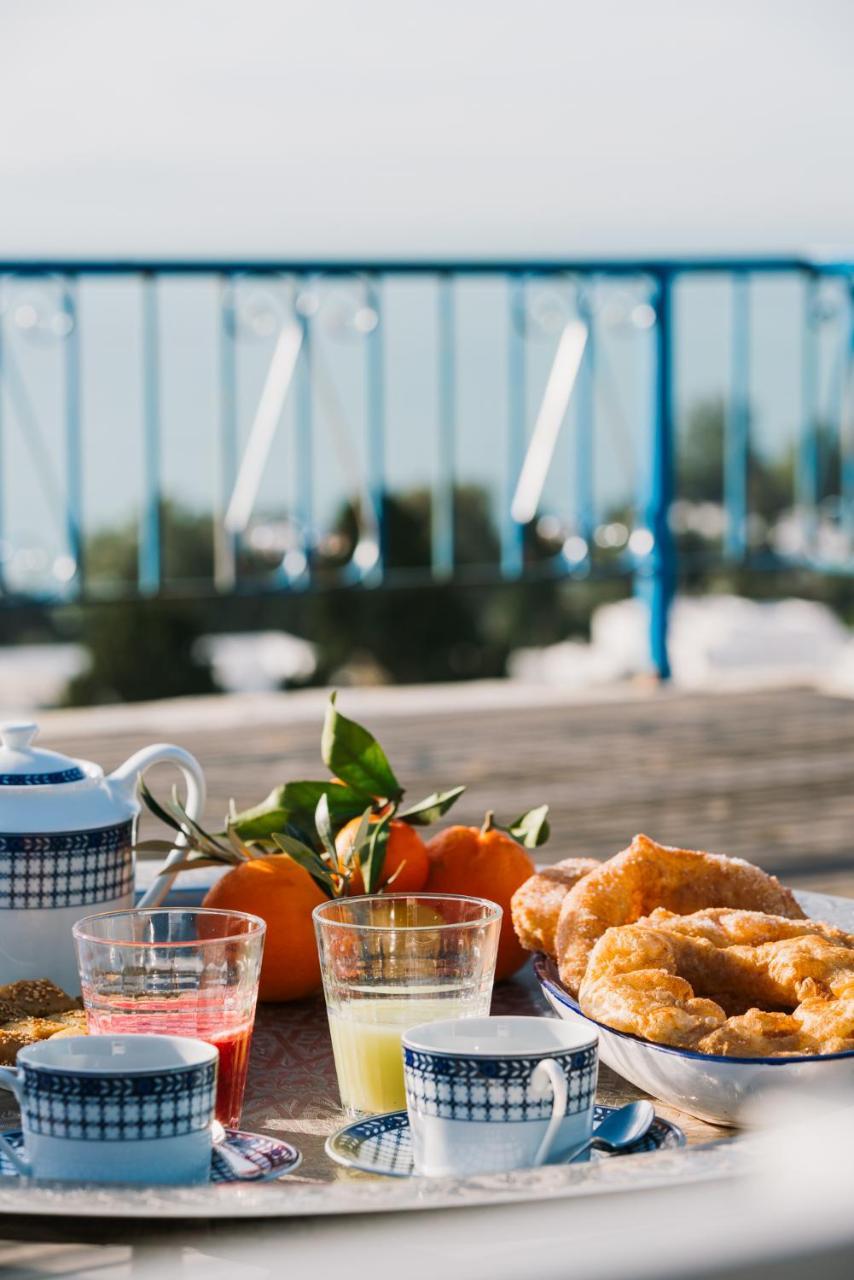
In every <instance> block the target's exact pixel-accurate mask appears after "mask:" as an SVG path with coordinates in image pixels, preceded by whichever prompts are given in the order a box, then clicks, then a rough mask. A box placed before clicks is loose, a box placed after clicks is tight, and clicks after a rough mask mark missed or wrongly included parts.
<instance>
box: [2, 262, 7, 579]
mask: <svg viewBox="0 0 854 1280" xmlns="http://www.w3.org/2000/svg"><path fill="white" fill-rule="evenodd" d="M5 283H6V282H5V280H3V279H0V599H2V597H3V594H4V592H5V590H6V574H5V571H4V566H5V563H6V554H7V552H8V550H9V548H8V547H7V545H6V538H5V533H6V474H7V473H6V448H5V444H6V432H5V419H4V415H3V392H4V390H5V388H6V369H5V363H6V361H5V356H6V350H5V347H6V331H5V326H4V323H3V321H4V318H5V308H4V306H3V303H4V297H3V295H4V293H5Z"/></svg>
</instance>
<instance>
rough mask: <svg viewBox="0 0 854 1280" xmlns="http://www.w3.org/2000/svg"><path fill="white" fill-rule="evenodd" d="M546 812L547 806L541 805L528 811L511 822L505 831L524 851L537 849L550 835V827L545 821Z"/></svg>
mask: <svg viewBox="0 0 854 1280" xmlns="http://www.w3.org/2000/svg"><path fill="white" fill-rule="evenodd" d="M548 812H549V806H548V805H547V804H541V805H540V807H539V808H538V809H529V810H528V812H527V813H523V814H522V815H521V817H518V818H517V819H516V821H515V822H512V823H511V824H510V826H509V827H508V828H507V830H508V831H509V832H510V834H511V836H513V837H514V839H516V840H518V841H519V843H520V844H523V845H524V846H525V848H526V849H538V848H539V847H540V845H542V844H545V843H546V841H547V840H548V838H549V836H550V835H551V827H550V826H549V824H548V820H547V815H548Z"/></svg>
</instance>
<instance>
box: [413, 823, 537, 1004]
mask: <svg viewBox="0 0 854 1280" xmlns="http://www.w3.org/2000/svg"><path fill="white" fill-rule="evenodd" d="M427 856H428V857H429V859H430V874H429V876H428V878H427V885H426V890H427V892H428V893H462V894H465V895H466V896H467V897H473V898H488V899H489V900H490V901H491V902H497V903H498V905H499V906H500V907H501V908H502V910H503V912H504V914H503V916H502V917H501V933H500V935H499V939H498V961H497V964H496V966H495V978H496V981H500V980H501V979H502V978H509V977H510V975H511V974H513V973H515V972H516V970H517V969H521V967H522V965H523V964H524V963H525V961H526V959H527V952H526V951H524V950H523V949H522V947H521V945H520V944H519V940H518V938H517V937H516V932H515V930H514V928H513V920H512V918H511V915H510V899H511V898H512V897H513V894H514V893H515V892H516V890H517V889H518V888H519V886H520V884H523V883H524V881H525V880H527V879H528V877H529V876H531V875H533V874H534V870H535V867H534V863H533V860H532V859H531V858H530V856H529V855H528V854H527V853H526V851H525V850H524V849H523V848H522V846H521V845H520V844H518V843H517V842H516V841H515V840H514V839H513V837H512V836H510V835H507V833H506V832H504V831H499V830H498V829H497V828H496V827H494V826H493V825H492V817H491V815H487V819H486V822H485V823H484V824H483V826H482V827H446V828H445V830H444V831H439V832H437V834H436V835H435V836H433V838H432V840H428V841H427Z"/></svg>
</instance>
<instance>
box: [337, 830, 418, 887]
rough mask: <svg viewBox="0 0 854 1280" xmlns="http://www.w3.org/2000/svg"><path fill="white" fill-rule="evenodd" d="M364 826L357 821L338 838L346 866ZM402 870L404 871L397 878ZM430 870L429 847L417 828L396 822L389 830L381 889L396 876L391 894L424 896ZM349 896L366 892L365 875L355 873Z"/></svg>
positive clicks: (341, 855)
mask: <svg viewBox="0 0 854 1280" xmlns="http://www.w3.org/2000/svg"><path fill="white" fill-rule="evenodd" d="M381 816H382V815H381V814H376V815H375V816H374V817H372V818H371V819H370V821H371V822H379V820H380V818H381ZM360 822H361V818H353V819H352V820H351V821H350V822H348V823H347V824H346V826H343V827H342V828H341V830H340V831H339V832H338V835H337V836H336V837H335V849H336V851H337V853H338V857H339V858H340V859H341V861H342V862H346V861H347V858H348V857H349V855H350V851H351V850H352V848H353V841H354V840H355V837H356V832H357V831H358V829H359V823H360ZM398 868H400V870H399V872H398V874H397V875H395V872H396V871H398ZM429 870H430V865H429V862H428V861H427V846H426V845H425V843H424V841H423V840H422V839H421V837H420V835H419V834H418V832H417V831H416V830H415V828H414V827H410V825H409V823H408V822H400V821H399V820H397V819H394V820H392V822H391V824H390V826H389V834H388V843H387V845H386V847H385V862H384V863H383V869H382V872H381V873H380V887H382V885H384V884H387V883H388V881H389V880H390V879H391V877H392V876H394V883H393V884H390V885H389V892H390V893H420V891H421V890H422V889H423V888H424V885H425V884H426V883H427V873H428V871H429ZM347 892H348V893H350V894H357V893H364V892H365V885H364V882H363V880H362V873H361V871H354V872H353V875H352V876H351V878H350V885H349V888H348V890H347Z"/></svg>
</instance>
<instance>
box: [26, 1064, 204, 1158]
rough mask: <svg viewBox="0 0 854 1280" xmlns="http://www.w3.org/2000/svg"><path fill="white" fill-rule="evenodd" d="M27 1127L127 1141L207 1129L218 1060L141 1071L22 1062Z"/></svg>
mask: <svg viewBox="0 0 854 1280" xmlns="http://www.w3.org/2000/svg"><path fill="white" fill-rule="evenodd" d="M24 1075H25V1084H24V1102H23V1106H22V1113H23V1116H24V1125H25V1128H29V1129H30V1130H31V1131H32V1132H33V1133H40V1134H44V1135H46V1136H47V1137H51V1138H84V1139H87V1140H89V1141H95V1142H124V1141H129V1140H139V1139H143V1138H176V1137H179V1136H180V1135H181V1134H185V1133H195V1132H197V1131H199V1130H201V1129H206V1128H207V1126H208V1125H209V1124H210V1121H211V1116H212V1114H213V1105H214V1095H215V1090H216V1063H215V1062H209V1063H207V1064H206V1065H205V1066H203V1067H194V1068H192V1069H191V1070H183V1071H173V1072H161V1073H159V1074H150V1075H142V1076H131V1075H129V1076H84V1075H65V1074H60V1073H58V1072H52V1071H39V1070H36V1069H35V1068H32V1067H29V1066H27V1065H24Z"/></svg>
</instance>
